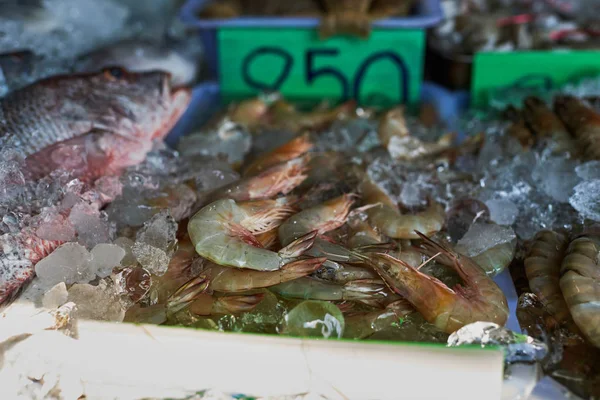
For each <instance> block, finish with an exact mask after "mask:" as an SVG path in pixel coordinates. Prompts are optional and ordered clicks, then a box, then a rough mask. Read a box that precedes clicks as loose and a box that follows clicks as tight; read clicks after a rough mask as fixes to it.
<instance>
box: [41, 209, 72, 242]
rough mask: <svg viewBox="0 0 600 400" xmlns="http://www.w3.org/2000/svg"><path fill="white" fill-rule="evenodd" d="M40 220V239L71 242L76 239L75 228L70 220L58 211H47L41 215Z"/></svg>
mask: <svg viewBox="0 0 600 400" xmlns="http://www.w3.org/2000/svg"><path fill="white" fill-rule="evenodd" d="M40 219H41V222H40V225H39V226H38V228H37V230H36V235H37V236H38V237H39V238H40V239H44V240H58V241H63V242H69V241H71V240H73V238H74V237H75V228H74V227H73V225H72V224H71V222H70V221H69V219H68V218H65V217H64V216H63V215H61V214H59V213H58V210H56V209H46V210H44V212H42V214H41V215H40Z"/></svg>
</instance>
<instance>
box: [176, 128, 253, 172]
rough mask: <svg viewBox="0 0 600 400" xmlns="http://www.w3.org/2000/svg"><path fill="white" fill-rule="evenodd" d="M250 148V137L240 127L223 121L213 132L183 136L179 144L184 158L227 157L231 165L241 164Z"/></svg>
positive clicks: (248, 133)
mask: <svg viewBox="0 0 600 400" xmlns="http://www.w3.org/2000/svg"><path fill="white" fill-rule="evenodd" d="M251 147H252V135H250V132H249V131H248V130H246V129H245V128H244V127H242V126H241V125H238V124H236V123H234V122H232V121H230V120H228V119H225V120H224V121H223V122H222V123H221V124H220V125H219V126H218V127H217V128H216V129H215V130H211V131H203V132H199V133H196V134H192V135H189V136H185V137H183V138H182V139H181V141H180V142H179V147H178V148H179V151H180V152H181V154H182V155H184V156H193V155H198V154H199V155H203V156H216V155H219V154H223V155H225V156H227V162H228V163H229V164H232V165H236V164H241V163H242V162H243V161H244V158H245V157H246V154H248V152H249V151H250V148H251Z"/></svg>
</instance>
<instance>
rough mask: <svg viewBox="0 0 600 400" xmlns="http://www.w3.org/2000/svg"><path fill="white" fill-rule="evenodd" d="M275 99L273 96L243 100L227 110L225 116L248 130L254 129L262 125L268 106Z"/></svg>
mask: <svg viewBox="0 0 600 400" xmlns="http://www.w3.org/2000/svg"><path fill="white" fill-rule="evenodd" d="M276 98H278V96H274V98H270V97H265V96H259V97H256V98H253V99H248V100H244V101H242V102H240V103H238V104H236V105H234V106H232V107H231V108H230V109H229V110H228V112H227V115H228V117H229V118H230V119H231V121H233V122H235V123H238V124H240V125H244V126H246V127H248V128H249V129H252V128H255V127H257V126H259V125H261V124H264V122H265V121H264V119H265V117H266V115H267V112H268V111H269V106H270V105H271V103H272V102H273V101H274V100H275V99H276Z"/></svg>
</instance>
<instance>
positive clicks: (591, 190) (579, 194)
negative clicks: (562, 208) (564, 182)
mask: <svg viewBox="0 0 600 400" xmlns="http://www.w3.org/2000/svg"><path fill="white" fill-rule="evenodd" d="M569 203H571V205H572V206H573V208H574V209H576V210H577V211H579V213H580V214H581V215H583V216H584V217H585V218H589V219H591V220H594V221H600V179H595V180H591V181H585V182H582V183H580V184H579V185H577V186H575V193H574V194H573V195H572V196H571V198H569Z"/></svg>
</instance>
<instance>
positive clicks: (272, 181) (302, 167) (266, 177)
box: [209, 155, 309, 201]
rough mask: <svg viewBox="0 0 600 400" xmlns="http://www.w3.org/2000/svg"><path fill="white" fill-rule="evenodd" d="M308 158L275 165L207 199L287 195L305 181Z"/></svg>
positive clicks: (258, 198) (267, 197) (239, 198)
mask: <svg viewBox="0 0 600 400" xmlns="http://www.w3.org/2000/svg"><path fill="white" fill-rule="evenodd" d="M308 160H309V158H308V156H307V155H305V156H303V157H298V158H294V159H293V160H290V161H287V162H284V163H281V164H277V165H275V166H274V167H271V168H269V169H267V170H266V171H264V172H261V173H260V174H258V175H255V176H251V177H247V178H243V179H241V180H239V181H235V182H232V183H231V184H229V185H226V186H224V187H222V188H220V189H217V190H216V191H215V192H213V193H211V194H210V196H209V198H210V199H212V200H217V199H223V198H227V199H232V200H235V201H245V200H260V199H269V198H271V197H273V196H275V195H277V194H279V193H282V194H287V193H289V192H291V191H292V190H293V189H294V188H295V187H296V186H298V185H300V184H301V183H302V181H304V179H306V175H305V173H306V172H307V170H308V169H307V163H308Z"/></svg>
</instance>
